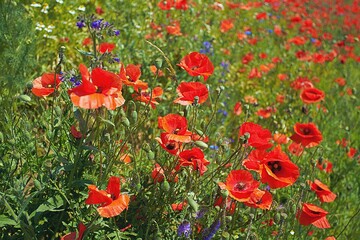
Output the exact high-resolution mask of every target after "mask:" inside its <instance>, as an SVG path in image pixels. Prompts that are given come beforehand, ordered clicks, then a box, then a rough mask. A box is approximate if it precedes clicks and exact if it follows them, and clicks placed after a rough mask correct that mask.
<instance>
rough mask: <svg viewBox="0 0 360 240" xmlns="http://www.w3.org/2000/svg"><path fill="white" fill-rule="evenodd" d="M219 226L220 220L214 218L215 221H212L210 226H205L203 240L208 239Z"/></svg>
mask: <svg viewBox="0 0 360 240" xmlns="http://www.w3.org/2000/svg"><path fill="white" fill-rule="evenodd" d="M220 226H221V222H220V220H219V219H218V220H216V221H215V222H213V224H211V226H210V227H209V228H206V229H205V230H204V232H203V240H210V239H212V238H213V237H214V236H215V234H216V232H217V231H218V230H219V228H220Z"/></svg>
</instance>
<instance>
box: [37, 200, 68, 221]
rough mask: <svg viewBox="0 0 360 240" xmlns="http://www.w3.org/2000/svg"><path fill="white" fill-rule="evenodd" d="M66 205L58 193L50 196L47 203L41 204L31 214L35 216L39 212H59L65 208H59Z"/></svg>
mask: <svg viewBox="0 0 360 240" xmlns="http://www.w3.org/2000/svg"><path fill="white" fill-rule="evenodd" d="M63 205H64V200H63V198H62V197H61V196H60V195H56V196H54V197H51V198H49V199H48V200H47V201H46V202H45V203H43V204H41V205H40V206H39V207H38V208H37V209H36V210H35V211H34V212H32V213H31V214H30V218H32V217H33V216H35V215H36V214H37V213H42V212H47V211H49V212H57V211H63V209H59V208H60V207H62V206H63Z"/></svg>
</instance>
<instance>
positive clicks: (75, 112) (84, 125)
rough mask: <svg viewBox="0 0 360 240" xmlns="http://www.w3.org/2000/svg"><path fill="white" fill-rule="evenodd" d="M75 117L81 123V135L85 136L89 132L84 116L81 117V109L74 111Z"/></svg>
mask: <svg viewBox="0 0 360 240" xmlns="http://www.w3.org/2000/svg"><path fill="white" fill-rule="evenodd" d="M74 116H75V118H76V119H77V120H78V121H79V127H80V132H81V134H83V135H85V134H86V131H87V129H86V122H85V120H84V118H83V116H82V115H81V112H80V110H79V109H76V110H75V111H74Z"/></svg>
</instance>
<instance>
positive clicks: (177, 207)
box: [171, 201, 187, 212]
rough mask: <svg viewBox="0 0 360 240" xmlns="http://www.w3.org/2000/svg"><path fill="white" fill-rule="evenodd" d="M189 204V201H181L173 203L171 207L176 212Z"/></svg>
mask: <svg viewBox="0 0 360 240" xmlns="http://www.w3.org/2000/svg"><path fill="white" fill-rule="evenodd" d="M186 206H187V202H186V201H184V202H180V203H172V204H171V208H172V210H173V211H174V212H180V211H182V210H183V208H184V207H186Z"/></svg>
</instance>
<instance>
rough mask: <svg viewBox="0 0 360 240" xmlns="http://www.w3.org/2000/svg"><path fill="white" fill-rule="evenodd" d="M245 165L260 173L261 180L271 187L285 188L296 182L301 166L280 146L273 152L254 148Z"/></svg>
mask: <svg viewBox="0 0 360 240" xmlns="http://www.w3.org/2000/svg"><path fill="white" fill-rule="evenodd" d="M243 165H244V166H245V167H246V168H247V169H249V170H254V171H257V172H259V173H260V180H261V182H263V183H267V184H268V185H269V186H270V187H271V188H283V187H287V186H290V185H292V184H294V183H295V181H296V180H297V179H298V177H299V175H300V173H299V168H298V167H297V166H296V165H295V164H294V163H293V162H291V161H290V159H289V157H288V156H287V155H286V154H285V153H284V152H282V151H281V148H280V146H278V147H276V148H275V149H274V150H272V151H271V152H265V151H262V150H253V151H252V152H251V153H250V154H249V156H248V158H247V159H245V160H244V162H243Z"/></svg>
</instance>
